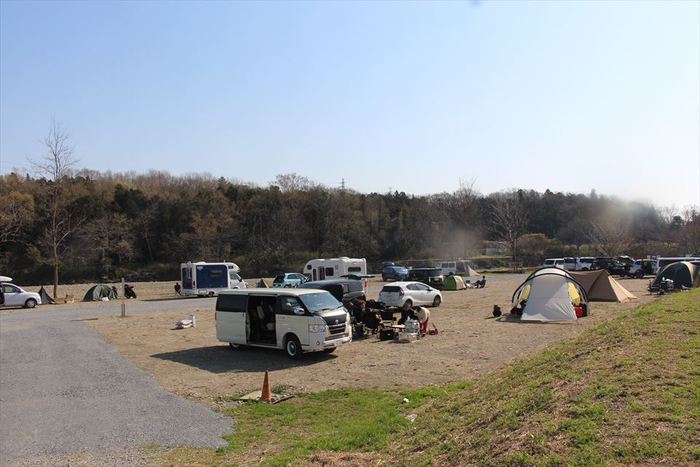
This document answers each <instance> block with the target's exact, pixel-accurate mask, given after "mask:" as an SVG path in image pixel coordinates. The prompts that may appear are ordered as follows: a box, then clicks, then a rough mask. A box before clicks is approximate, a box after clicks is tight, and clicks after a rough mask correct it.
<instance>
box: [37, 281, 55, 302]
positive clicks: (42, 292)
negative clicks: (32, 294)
mask: <svg viewBox="0 0 700 467" xmlns="http://www.w3.org/2000/svg"><path fill="white" fill-rule="evenodd" d="M38 293H39V297H40V298H41V304H42V305H53V304H55V303H56V300H54V299H53V298H51V295H49V293H48V292H47V291H46V289H45V288H44V286H43V285H42V286H41V288H40V289H39V292H38Z"/></svg>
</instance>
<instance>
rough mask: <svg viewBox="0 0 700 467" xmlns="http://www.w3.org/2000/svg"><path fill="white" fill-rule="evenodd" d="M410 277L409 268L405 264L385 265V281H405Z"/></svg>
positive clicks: (383, 278)
mask: <svg viewBox="0 0 700 467" xmlns="http://www.w3.org/2000/svg"><path fill="white" fill-rule="evenodd" d="M407 278H408V269H406V268H405V267H403V266H394V265H391V266H384V267H383V268H382V280H383V281H385V282H386V281H405V280H406V279H407Z"/></svg>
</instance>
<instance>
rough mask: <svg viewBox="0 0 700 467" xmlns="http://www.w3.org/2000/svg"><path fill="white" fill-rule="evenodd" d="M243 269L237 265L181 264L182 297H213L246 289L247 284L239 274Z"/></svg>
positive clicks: (202, 262)
mask: <svg viewBox="0 0 700 467" xmlns="http://www.w3.org/2000/svg"><path fill="white" fill-rule="evenodd" d="M240 271H241V268H239V267H238V265H236V264H235V263H205V262H204V261H200V262H198V263H193V262H187V263H182V264H180V279H181V280H182V291H181V293H182V295H199V296H200V297H203V296H213V295H216V294H218V293H219V292H221V291H222V290H229V289H245V288H246V284H245V282H243V279H241V276H239V275H238V273H239V272H240Z"/></svg>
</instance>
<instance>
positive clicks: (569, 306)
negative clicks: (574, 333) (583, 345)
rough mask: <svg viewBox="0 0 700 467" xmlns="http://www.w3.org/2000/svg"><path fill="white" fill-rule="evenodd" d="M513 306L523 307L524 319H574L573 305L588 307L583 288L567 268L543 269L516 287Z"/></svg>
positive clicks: (522, 318) (522, 317)
mask: <svg viewBox="0 0 700 467" xmlns="http://www.w3.org/2000/svg"><path fill="white" fill-rule="evenodd" d="M512 301H513V307H516V306H520V307H522V310H523V314H522V316H521V317H520V319H521V320H523V321H575V320H576V319H577V318H576V310H575V309H574V306H584V307H587V304H588V299H587V297H586V291H585V290H584V289H583V287H582V286H581V284H579V283H578V282H576V280H575V279H574V278H573V277H571V274H569V273H568V272H567V271H564V270H562V269H559V268H542V269H538V270H537V271H535V272H533V273H532V274H530V276H529V277H528V278H527V279H526V280H525V282H523V283H522V284H520V286H519V287H518V288H517V289H515V292H514V293H513V298H512Z"/></svg>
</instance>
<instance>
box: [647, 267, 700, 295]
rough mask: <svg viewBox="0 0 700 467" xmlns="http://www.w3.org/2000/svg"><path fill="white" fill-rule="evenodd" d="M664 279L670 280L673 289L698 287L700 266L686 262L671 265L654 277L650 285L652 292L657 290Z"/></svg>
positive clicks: (699, 283)
mask: <svg viewBox="0 0 700 467" xmlns="http://www.w3.org/2000/svg"><path fill="white" fill-rule="evenodd" d="M664 279H671V280H672V281H673V288H674V289H680V288H681V287H687V288H691V287H699V286H700V266H698V265H695V264H693V263H690V262H688V261H679V262H677V263H671V264H669V265H668V266H666V267H665V268H663V269H662V270H661V271H660V272H659V273H658V274H657V275H656V279H654V282H653V283H652V284H651V288H652V290H654V289H657V288H659V285H660V284H661V281H663V280H664Z"/></svg>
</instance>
